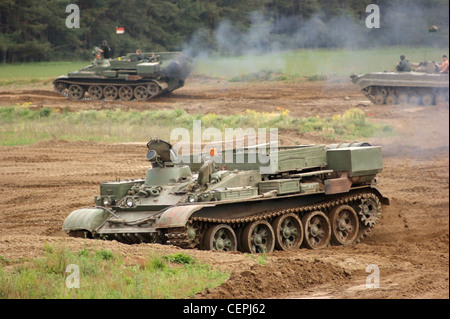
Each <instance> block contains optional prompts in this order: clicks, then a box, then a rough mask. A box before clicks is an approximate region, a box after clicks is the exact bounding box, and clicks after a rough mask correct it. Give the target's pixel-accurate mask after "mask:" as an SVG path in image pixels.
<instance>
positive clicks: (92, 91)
mask: <svg viewBox="0 0 450 319" xmlns="http://www.w3.org/2000/svg"><path fill="white" fill-rule="evenodd" d="M88 93H89V96H90V98H91V99H93V100H100V99H101V98H102V97H103V90H102V88H101V87H100V86H98V85H93V86H90V87H89V89H88Z"/></svg>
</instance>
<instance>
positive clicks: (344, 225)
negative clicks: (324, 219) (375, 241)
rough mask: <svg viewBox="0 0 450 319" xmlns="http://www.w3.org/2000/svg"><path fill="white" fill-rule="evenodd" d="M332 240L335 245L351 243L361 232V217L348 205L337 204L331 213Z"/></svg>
mask: <svg viewBox="0 0 450 319" xmlns="http://www.w3.org/2000/svg"><path fill="white" fill-rule="evenodd" d="M330 224H331V242H332V243H333V244H334V245H351V244H353V242H354V241H355V240H356V237H357V236H358V232H359V219H358V215H357V214H356V212H355V210H354V209H353V208H352V207H350V206H348V205H341V206H337V207H335V208H333V209H332V211H331V213H330Z"/></svg>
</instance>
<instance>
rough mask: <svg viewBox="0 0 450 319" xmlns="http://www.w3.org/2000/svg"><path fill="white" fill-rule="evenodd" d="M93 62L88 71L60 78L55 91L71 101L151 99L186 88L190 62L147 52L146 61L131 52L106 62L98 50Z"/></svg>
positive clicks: (174, 54) (177, 55)
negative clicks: (185, 83) (185, 82)
mask: <svg viewBox="0 0 450 319" xmlns="http://www.w3.org/2000/svg"><path fill="white" fill-rule="evenodd" d="M95 53H96V58H95V60H94V62H93V63H92V64H91V65H89V66H88V67H86V68H83V69H81V70H79V71H76V72H71V73H69V74H67V75H65V76H61V77H58V78H57V79H55V80H54V81H53V84H54V87H55V90H56V91H57V92H59V93H61V94H62V95H64V96H66V97H67V98H69V99H72V100H80V99H85V100H103V99H104V100H116V99H120V100H124V101H129V100H139V101H142V100H148V99H151V98H154V97H156V96H158V95H161V94H164V93H169V92H172V91H174V90H176V89H178V88H181V87H182V86H184V81H185V80H186V78H187V77H188V75H189V73H190V72H191V61H190V59H189V58H188V57H186V56H185V55H183V54H182V53H179V52H155V53H144V57H145V59H143V60H138V59H137V55H136V54H134V53H129V54H127V55H126V56H123V57H120V58H117V59H103V58H102V57H101V55H100V53H99V49H98V48H96V50H95Z"/></svg>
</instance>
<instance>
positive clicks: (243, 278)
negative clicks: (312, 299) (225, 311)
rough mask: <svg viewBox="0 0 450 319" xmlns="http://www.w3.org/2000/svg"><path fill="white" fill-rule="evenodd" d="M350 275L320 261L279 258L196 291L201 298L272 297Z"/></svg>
mask: <svg viewBox="0 0 450 319" xmlns="http://www.w3.org/2000/svg"><path fill="white" fill-rule="evenodd" d="M350 277H351V274H350V273H349V272H348V271H346V270H345V269H343V268H341V267H338V266H335V265H332V264H330V263H327V262H324V261H321V260H314V261H308V260H302V259H301V258H281V259H277V260H274V261H272V262H270V263H269V264H267V265H261V264H257V265H253V266H251V267H250V268H249V269H246V270H243V271H241V272H235V273H233V274H232V275H231V276H230V278H229V279H228V280H227V281H225V282H224V283H223V284H222V285H220V286H219V287H217V288H215V289H213V290H209V289H206V290H205V291H204V292H203V293H201V294H198V295H197V296H196V297H197V298H202V299H203V298H205V299H233V298H237V299H257V298H272V297H273V296H277V295H280V294H286V293H288V292H290V291H302V290H307V289H308V288H310V287H312V286H315V285H319V284H324V283H333V284H335V285H338V284H342V283H346V282H348V281H349V279H350Z"/></svg>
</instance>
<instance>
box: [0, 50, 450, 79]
mask: <svg viewBox="0 0 450 319" xmlns="http://www.w3.org/2000/svg"><path fill="white" fill-rule="evenodd" d="M401 54H405V55H406V56H407V58H408V59H409V60H410V61H414V62H420V61H433V60H435V61H441V57H442V55H443V54H447V55H448V48H447V49H444V50H443V49H439V48H409V47H389V48H376V49H370V50H369V49H367V50H348V49H336V50H325V49H304V50H297V51H290V52H284V53H270V54H264V55H252V56H239V57H203V58H197V59H195V60H194V61H195V66H196V67H195V70H194V71H193V73H194V74H197V75H205V76H210V77H217V78H224V79H233V78H236V77H242V76H243V75H246V74H251V73H258V72H261V71H265V72H276V73H281V74H283V75H284V76H282V77H279V78H278V79H282V80H283V79H288V80H289V79H297V78H301V77H310V78H311V77H314V76H316V78H317V79H320V78H322V77H323V76H330V75H334V76H345V77H347V76H348V75H349V74H351V73H367V72H375V71H382V70H393V69H394V66H395V65H396V63H397V62H398V60H399V56H400V55H401ZM89 64H90V62H89V61H84V62H83V61H76V62H39V63H22V64H6V65H2V64H0V86H1V85H20V84H28V83H36V82H40V81H44V84H47V83H49V82H50V81H51V79H53V78H55V77H57V76H60V75H64V74H67V73H68V72H72V71H77V70H79V69H81V68H83V67H86V66H87V65H89Z"/></svg>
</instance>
